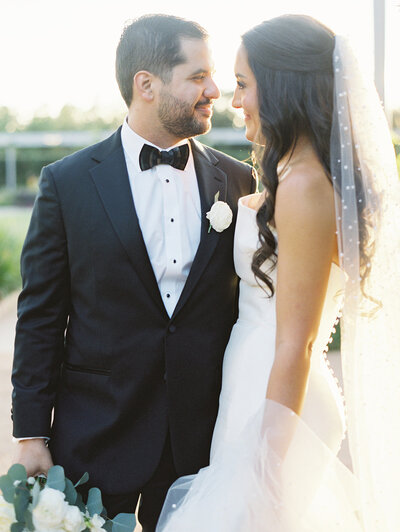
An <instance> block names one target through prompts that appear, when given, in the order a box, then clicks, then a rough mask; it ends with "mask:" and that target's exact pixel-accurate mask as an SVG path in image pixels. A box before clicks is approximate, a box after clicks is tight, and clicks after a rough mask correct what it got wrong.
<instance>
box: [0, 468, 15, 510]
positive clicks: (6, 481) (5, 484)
mask: <svg viewBox="0 0 400 532" xmlns="http://www.w3.org/2000/svg"><path fill="white" fill-rule="evenodd" d="M0 490H1V491H2V493H3V497H4V499H5V500H6V501H7V502H10V503H11V504H12V503H13V502H14V493H15V487H14V483H13V481H12V480H11V478H10V477H9V476H8V475H3V476H1V477H0Z"/></svg>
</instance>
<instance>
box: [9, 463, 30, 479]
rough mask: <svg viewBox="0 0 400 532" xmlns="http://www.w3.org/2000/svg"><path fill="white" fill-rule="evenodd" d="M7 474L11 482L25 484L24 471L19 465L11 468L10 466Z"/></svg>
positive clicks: (25, 476)
mask: <svg viewBox="0 0 400 532" xmlns="http://www.w3.org/2000/svg"><path fill="white" fill-rule="evenodd" d="M7 474H8V476H9V477H10V478H11V480H12V481H13V482H15V481H16V480H21V481H22V482H26V481H27V479H28V477H27V474H26V469H25V467H24V466H23V465H21V464H14V465H13V466H11V467H10V469H9V470H8V473H7Z"/></svg>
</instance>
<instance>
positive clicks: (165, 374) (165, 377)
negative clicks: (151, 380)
mask: <svg viewBox="0 0 400 532" xmlns="http://www.w3.org/2000/svg"><path fill="white" fill-rule="evenodd" d="M163 379H164V382H167V373H164V375H163Z"/></svg>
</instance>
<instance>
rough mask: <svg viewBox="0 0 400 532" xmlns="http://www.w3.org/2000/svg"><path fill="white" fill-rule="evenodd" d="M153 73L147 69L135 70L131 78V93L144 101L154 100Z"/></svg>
mask: <svg viewBox="0 0 400 532" xmlns="http://www.w3.org/2000/svg"><path fill="white" fill-rule="evenodd" d="M153 83H154V75H153V74H151V73H150V72H147V70H140V71H139V72H136V74H135V77H134V78H133V94H134V96H138V97H139V98H142V99H143V100H145V101H146V102H151V101H153V100H154V91H153Z"/></svg>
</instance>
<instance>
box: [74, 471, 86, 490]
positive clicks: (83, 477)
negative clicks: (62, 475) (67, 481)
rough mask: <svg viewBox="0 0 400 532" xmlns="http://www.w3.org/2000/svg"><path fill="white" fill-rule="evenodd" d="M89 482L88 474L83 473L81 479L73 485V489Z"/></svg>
mask: <svg viewBox="0 0 400 532" xmlns="http://www.w3.org/2000/svg"><path fill="white" fill-rule="evenodd" d="M88 480H89V473H84V474H83V475H82V477H81V478H80V479H79V480H78V482H77V483H76V484H75V486H74V487H75V488H77V487H78V486H82V484H86V482H87V481H88Z"/></svg>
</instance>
